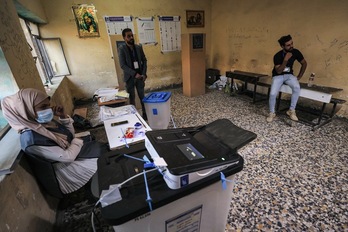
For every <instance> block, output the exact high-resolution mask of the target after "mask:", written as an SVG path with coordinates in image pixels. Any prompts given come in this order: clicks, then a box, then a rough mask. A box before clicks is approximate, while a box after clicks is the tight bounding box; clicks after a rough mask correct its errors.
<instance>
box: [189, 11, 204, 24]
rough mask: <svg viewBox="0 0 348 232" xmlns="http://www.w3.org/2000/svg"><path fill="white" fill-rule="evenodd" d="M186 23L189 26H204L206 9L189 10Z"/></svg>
mask: <svg viewBox="0 0 348 232" xmlns="http://www.w3.org/2000/svg"><path fill="white" fill-rule="evenodd" d="M186 25H187V27H204V11H203V10H187V11H186Z"/></svg>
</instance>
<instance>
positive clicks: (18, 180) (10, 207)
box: [0, 0, 59, 231]
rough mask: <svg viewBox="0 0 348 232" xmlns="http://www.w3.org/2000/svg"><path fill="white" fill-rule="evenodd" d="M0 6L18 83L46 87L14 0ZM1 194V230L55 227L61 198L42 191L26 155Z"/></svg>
mask: <svg viewBox="0 0 348 232" xmlns="http://www.w3.org/2000/svg"><path fill="white" fill-rule="evenodd" d="M34 5H35V4H34ZM0 6H1V7H0V15H1V19H0V31H1V33H0V46H1V48H2V50H3V52H4V55H5V57H6V60H7V62H8V64H9V66H10V68H11V71H12V74H13V76H14V78H15V81H16V83H17V85H18V87H19V88H29V87H30V88H37V89H41V90H43V91H44V87H43V84H42V81H41V78H40V77H39V74H38V71H37V69H36V66H35V64H34V60H33V58H32V56H31V53H30V50H29V47H28V44H27V42H26V39H25V36H24V33H23V31H22V28H21V26H20V24H19V20H18V16H17V12H16V9H15V7H14V5H13V2H12V0H0ZM0 80H1V70H0ZM58 100H59V99H58ZM9 146H11V144H9ZM0 149H1V148H0ZM1 155H5V154H1ZM0 196H1V197H0V205H1V207H0V218H1V223H0V231H51V230H52V228H53V224H54V222H55V216H56V212H55V210H56V207H57V205H58V200H57V199H53V198H52V197H49V196H46V195H45V194H44V193H42V192H41V190H40V188H39V185H38V184H37V182H36V180H35V179H34V178H33V176H32V174H31V171H30V168H29V167H28V166H27V163H26V160H25V159H22V160H21V162H20V165H18V166H17V168H16V169H15V172H14V173H12V174H11V175H8V176H5V177H4V179H3V180H2V181H1V182H0Z"/></svg>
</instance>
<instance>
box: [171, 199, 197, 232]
mask: <svg viewBox="0 0 348 232" xmlns="http://www.w3.org/2000/svg"><path fill="white" fill-rule="evenodd" d="M201 217H202V205H201V206H199V207H196V208H193V209H192V210H190V211H187V212H185V213H183V214H180V215H178V216H176V217H174V218H171V219H169V220H167V221H166V232H185V231H200V226H201Z"/></svg>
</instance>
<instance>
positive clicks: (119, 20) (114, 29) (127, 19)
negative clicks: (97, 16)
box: [104, 16, 134, 35]
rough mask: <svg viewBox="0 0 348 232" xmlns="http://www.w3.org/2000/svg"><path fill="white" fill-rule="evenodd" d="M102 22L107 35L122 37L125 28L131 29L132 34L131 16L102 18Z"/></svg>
mask: <svg viewBox="0 0 348 232" xmlns="http://www.w3.org/2000/svg"><path fill="white" fill-rule="evenodd" d="M104 20H105V23H106V30H107V32H108V34H109V35H122V30H123V29H125V28H130V29H132V31H133V33H134V26H133V19H132V16H104Z"/></svg>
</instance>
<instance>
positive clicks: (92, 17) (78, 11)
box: [72, 4, 100, 38]
mask: <svg viewBox="0 0 348 232" xmlns="http://www.w3.org/2000/svg"><path fill="white" fill-rule="evenodd" d="M72 11H73V14H74V17H75V21H76V26H77V31H78V33H79V37H80V38H85V37H99V36H100V34H99V27H98V19H97V15H96V9H95V7H94V5H87V4H81V5H75V6H72Z"/></svg>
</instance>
